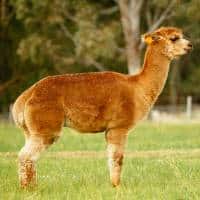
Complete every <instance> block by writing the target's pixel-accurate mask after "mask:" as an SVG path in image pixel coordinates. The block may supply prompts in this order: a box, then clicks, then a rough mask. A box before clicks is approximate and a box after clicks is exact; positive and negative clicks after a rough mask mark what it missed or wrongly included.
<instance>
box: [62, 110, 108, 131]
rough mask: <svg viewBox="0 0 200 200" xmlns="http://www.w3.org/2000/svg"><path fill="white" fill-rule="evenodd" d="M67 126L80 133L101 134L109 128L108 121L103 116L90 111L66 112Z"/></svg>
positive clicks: (98, 112) (97, 111) (97, 112)
mask: <svg viewBox="0 0 200 200" xmlns="http://www.w3.org/2000/svg"><path fill="white" fill-rule="evenodd" d="M65 117H66V125H67V126H68V127H71V128H74V129H76V130H78V131H80V132H101V131H104V130H105V128H106V126H107V122H108V121H107V120H106V119H105V117H104V116H103V114H102V113H101V112H100V111H99V110H96V111H95V112H94V110H93V112H92V111H91V110H90V109H84V110H82V111H80V109H78V108H76V109H72V110H69V109H68V110H67V112H65Z"/></svg>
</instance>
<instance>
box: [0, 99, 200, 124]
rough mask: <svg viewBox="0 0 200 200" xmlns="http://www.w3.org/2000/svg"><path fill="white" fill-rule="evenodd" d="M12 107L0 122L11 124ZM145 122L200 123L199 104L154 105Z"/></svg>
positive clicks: (1, 116)
mask: <svg viewBox="0 0 200 200" xmlns="http://www.w3.org/2000/svg"><path fill="white" fill-rule="evenodd" d="M11 109H12V105H11V106H10V109H9V110H10V112H4V113H0V122H1V121H5V122H9V123H13V119H12V114H11ZM147 120H149V121H153V122H169V123H171V122H185V121H190V122H191V121H192V122H200V104H194V103H193V102H192V97H191V96H188V97H187V98H186V100H185V103H184V104H179V105H173V106H172V105H155V106H154V107H153V108H152V110H151V112H150V113H149V115H148V116H147Z"/></svg>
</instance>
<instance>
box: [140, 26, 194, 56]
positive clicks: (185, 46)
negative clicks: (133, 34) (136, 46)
mask: <svg viewBox="0 0 200 200" xmlns="http://www.w3.org/2000/svg"><path fill="white" fill-rule="evenodd" d="M143 40H144V41H145V42H146V44H147V45H149V46H156V47H157V49H158V50H159V52H161V53H162V54H163V55H165V56H167V57H168V58H169V59H174V58H177V57H179V56H181V55H184V54H186V53H188V52H189V51H190V50H191V49H192V43H191V42H190V41H189V40H187V39H185V38H184V36H183V33H182V31H181V30H180V29H178V28H174V27H162V28H159V29H157V30H155V31H154V32H151V33H147V34H145V35H143Z"/></svg>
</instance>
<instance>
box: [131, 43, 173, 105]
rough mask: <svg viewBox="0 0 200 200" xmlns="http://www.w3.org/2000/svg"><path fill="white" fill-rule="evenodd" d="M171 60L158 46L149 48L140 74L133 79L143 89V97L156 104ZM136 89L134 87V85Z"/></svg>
mask: <svg viewBox="0 0 200 200" xmlns="http://www.w3.org/2000/svg"><path fill="white" fill-rule="evenodd" d="M169 64H170V60H169V59H168V58H167V57H166V56H164V55H163V54H162V51H161V49H159V48H158V47H156V46H153V45H152V46H149V47H148V49H147V51H146V54H145V60H144V64H143V69H142V71H141V73H140V74H138V75H136V76H135V78H134V76H133V77H131V78H132V80H136V83H134V84H138V87H140V88H141V89H142V92H143V95H145V97H146V98H147V99H148V101H150V102H149V103H154V102H155V100H156V99H157V97H158V95H159V94H160V93H161V91H162V89H163V87H164V85H165V82H166V79H167V76H168V72H169ZM133 87H134V85H133Z"/></svg>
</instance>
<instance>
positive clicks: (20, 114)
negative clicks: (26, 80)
mask: <svg viewBox="0 0 200 200" xmlns="http://www.w3.org/2000/svg"><path fill="white" fill-rule="evenodd" d="M34 87H35V85H33V86H31V87H30V88H29V89H27V90H25V91H24V92H23V93H22V94H21V95H20V96H19V97H18V98H17V100H16V101H15V103H14V105H13V108H12V116H13V119H14V122H15V124H16V125H17V126H18V127H19V128H22V129H24V130H25V131H28V129H27V126H26V123H25V119H24V109H25V104H26V102H27V100H28V99H29V98H30V97H31V95H32V93H33V89H34Z"/></svg>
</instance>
